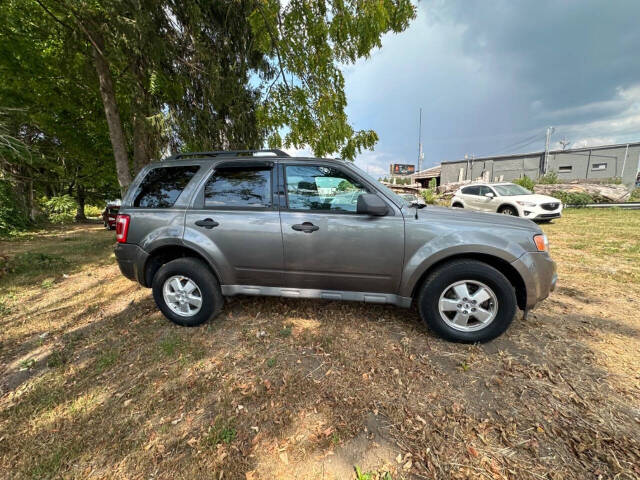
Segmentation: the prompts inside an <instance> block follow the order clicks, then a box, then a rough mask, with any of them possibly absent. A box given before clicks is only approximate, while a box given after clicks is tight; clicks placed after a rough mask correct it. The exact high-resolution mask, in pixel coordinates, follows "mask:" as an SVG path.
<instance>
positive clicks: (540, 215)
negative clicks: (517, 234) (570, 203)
mask: <svg viewBox="0 0 640 480" xmlns="http://www.w3.org/2000/svg"><path fill="white" fill-rule="evenodd" d="M521 208H522V213H521V215H522V216H523V217H524V218H528V219H529V220H551V219H553V218H560V217H561V216H562V204H560V206H559V207H558V208H556V209H555V210H546V209H544V208H542V207H540V206H539V205H538V206H535V207H521Z"/></svg>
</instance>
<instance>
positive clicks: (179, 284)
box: [162, 275, 202, 317]
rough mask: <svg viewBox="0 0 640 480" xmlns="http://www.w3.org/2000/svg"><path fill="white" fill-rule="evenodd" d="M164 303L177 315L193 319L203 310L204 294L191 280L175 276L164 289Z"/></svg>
mask: <svg viewBox="0 0 640 480" xmlns="http://www.w3.org/2000/svg"><path fill="white" fill-rule="evenodd" d="M162 296H163V298H164V302H165V303H166V304H167V306H168V307H169V308H170V309H171V311H172V312H173V313H175V314H176V315H180V316H181V317H192V316H193V315H195V314H196V313H198V312H199V311H200V308H202V292H201V291H200V288H199V287H198V285H197V284H196V283H195V282H194V281H193V280H192V279H190V278H188V277H185V276H182V275H174V276H172V277H169V278H167V280H166V281H165V282H164V285H163V287H162Z"/></svg>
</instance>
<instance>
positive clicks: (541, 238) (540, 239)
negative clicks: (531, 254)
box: [533, 234, 549, 252]
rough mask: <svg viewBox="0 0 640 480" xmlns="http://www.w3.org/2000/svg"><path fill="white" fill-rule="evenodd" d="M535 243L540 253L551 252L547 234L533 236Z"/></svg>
mask: <svg viewBox="0 0 640 480" xmlns="http://www.w3.org/2000/svg"><path fill="white" fill-rule="evenodd" d="M533 243H535V244H536V248H537V249H538V251H539V252H548V251H549V239H548V238H547V236H546V235H545V234H539V235H534V236H533Z"/></svg>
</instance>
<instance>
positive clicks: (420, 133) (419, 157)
mask: <svg viewBox="0 0 640 480" xmlns="http://www.w3.org/2000/svg"><path fill="white" fill-rule="evenodd" d="M423 158H424V153H422V107H420V122H419V123H418V171H419V172H421V171H422V159H423Z"/></svg>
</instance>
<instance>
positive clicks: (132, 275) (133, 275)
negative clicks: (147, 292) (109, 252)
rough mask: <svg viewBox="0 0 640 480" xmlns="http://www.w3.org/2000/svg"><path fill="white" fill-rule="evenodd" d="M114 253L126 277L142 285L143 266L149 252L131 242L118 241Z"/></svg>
mask: <svg viewBox="0 0 640 480" xmlns="http://www.w3.org/2000/svg"><path fill="white" fill-rule="evenodd" d="M115 254H116V260H118V266H119V267H120V271H121V272H122V274H123V275H124V276H125V277H127V278H128V279H130V280H135V281H136V282H138V283H140V284H141V285H144V266H145V265H146V263H147V258H149V254H148V253H147V252H145V251H144V250H143V249H141V248H140V247H139V246H138V245H134V244H132V243H118V244H117V245H116V248H115Z"/></svg>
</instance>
